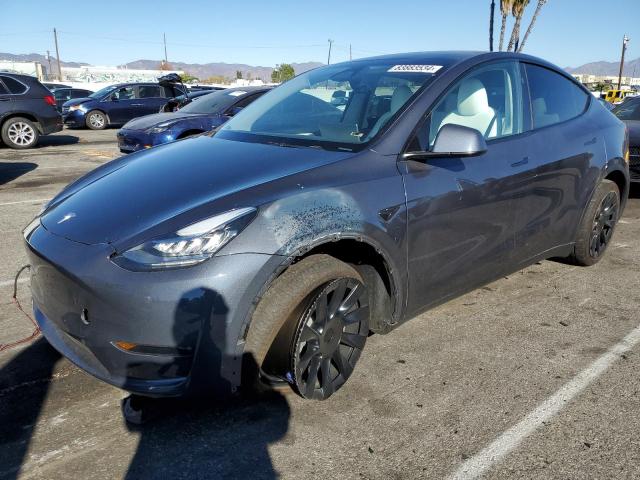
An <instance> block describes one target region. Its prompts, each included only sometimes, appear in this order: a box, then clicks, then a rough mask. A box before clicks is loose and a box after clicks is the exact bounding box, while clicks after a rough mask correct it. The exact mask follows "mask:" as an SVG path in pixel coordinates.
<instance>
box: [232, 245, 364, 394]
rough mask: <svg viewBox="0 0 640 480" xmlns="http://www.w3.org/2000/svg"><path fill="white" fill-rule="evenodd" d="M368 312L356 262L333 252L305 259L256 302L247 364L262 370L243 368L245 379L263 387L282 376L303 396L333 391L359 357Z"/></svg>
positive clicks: (259, 388) (246, 350) (290, 268)
mask: <svg viewBox="0 0 640 480" xmlns="http://www.w3.org/2000/svg"><path fill="white" fill-rule="evenodd" d="M369 315H370V313H369V303H368V294H367V289H366V287H365V285H364V282H363V279H362V277H361V276H360V274H359V273H358V272H357V271H356V270H355V269H354V268H353V267H352V266H350V265H348V264H346V263H344V262H341V261H340V260H337V259H336V258H333V257H331V256H329V255H311V256H309V257H307V258H305V259H303V260H301V261H300V262H298V263H296V264H294V265H292V266H291V267H289V268H288V269H287V270H286V271H285V272H284V273H283V274H282V275H280V276H279V277H278V278H277V279H276V280H274V282H273V284H272V285H271V286H270V287H269V289H268V290H267V292H266V293H265V294H264V296H263V297H262V299H261V300H260V302H259V303H258V305H257V307H256V310H255V312H254V314H253V316H252V321H251V326H250V328H249V332H248V334H247V341H246V345H245V355H249V356H251V357H252V358H245V360H244V364H245V365H253V366H255V367H257V371H247V370H245V369H244V368H243V383H245V385H246V383H248V382H250V383H252V384H253V386H254V388H257V389H258V390H262V389H264V388H265V387H266V388H271V387H272V385H273V379H277V378H280V379H286V381H287V382H288V383H289V384H291V386H292V387H293V389H294V390H295V391H296V392H298V393H299V394H300V395H301V396H302V397H304V398H310V399H315V400H324V399H326V398H328V397H330V396H331V395H332V394H333V393H334V392H335V391H337V390H338V389H339V388H340V387H342V385H344V383H345V382H346V381H347V379H348V378H349V377H350V376H351V374H352V372H353V369H354V367H355V365H356V362H357V361H358V359H359V358H360V353H361V352H362V349H363V348H364V345H365V343H366V340H367V335H368V333H369ZM247 376H248V377H249V378H247ZM247 381H248V382H247ZM268 382H271V385H268V384H267V383H268Z"/></svg>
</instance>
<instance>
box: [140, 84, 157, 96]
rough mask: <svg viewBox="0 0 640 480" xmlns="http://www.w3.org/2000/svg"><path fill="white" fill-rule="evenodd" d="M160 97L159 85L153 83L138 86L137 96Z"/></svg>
mask: <svg viewBox="0 0 640 480" xmlns="http://www.w3.org/2000/svg"><path fill="white" fill-rule="evenodd" d="M158 97H160V87H158V86H155V85H140V86H139V87H138V98H158Z"/></svg>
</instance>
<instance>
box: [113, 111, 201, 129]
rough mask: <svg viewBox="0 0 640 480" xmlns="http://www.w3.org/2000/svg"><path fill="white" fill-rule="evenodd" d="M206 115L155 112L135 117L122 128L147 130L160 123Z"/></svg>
mask: <svg viewBox="0 0 640 480" xmlns="http://www.w3.org/2000/svg"><path fill="white" fill-rule="evenodd" d="M206 116H207V115H206V114H201V113H180V112H171V113H153V114H151V115H145V116H144V117H139V118H134V119H133V120H130V121H128V122H127V123H126V124H125V125H124V126H123V127H122V128H123V129H124V130H146V129H148V128H151V127H155V126H156V125H158V124H159V123H164V122H169V121H178V120H183V119H185V118H196V117H206Z"/></svg>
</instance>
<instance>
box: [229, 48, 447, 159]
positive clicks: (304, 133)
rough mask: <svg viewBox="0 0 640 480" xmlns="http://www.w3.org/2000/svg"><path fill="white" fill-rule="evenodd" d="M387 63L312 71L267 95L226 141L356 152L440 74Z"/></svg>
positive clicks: (234, 124)
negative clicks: (339, 149)
mask: <svg viewBox="0 0 640 480" xmlns="http://www.w3.org/2000/svg"><path fill="white" fill-rule="evenodd" d="M396 63H397V62H393V61H392V60H388V59H374V60H366V61H356V62H351V63H344V64H337V65H332V66H328V67H323V68H319V69H316V70H311V71H309V72H307V73H304V74H302V75H299V76H297V77H295V78H293V79H292V80H289V81H288V82H286V83H284V84H282V85H281V86H280V87H278V88H276V89H274V90H273V91H271V92H269V93H267V94H266V95H263V96H262V97H261V98H260V99H258V100H256V101H255V102H253V103H252V104H251V105H250V106H248V107H247V108H246V109H244V110H243V111H242V112H240V113H239V114H238V115H236V116H235V117H234V118H233V119H231V120H230V121H229V122H227V123H226V124H225V126H224V127H222V128H221V130H220V131H219V135H220V136H221V137H222V138H229V139H236V140H245V141H256V142H262V143H277V144H290V143H292V144H295V145H300V146H316V147H322V148H344V149H349V150H353V149H355V148H357V147H358V146H361V145H364V144H366V143H368V142H369V141H370V140H371V139H372V138H373V137H375V135H376V134H377V133H378V132H380V131H381V130H382V129H383V128H384V126H385V125H387V124H388V123H389V122H390V120H391V119H392V118H394V115H395V114H396V113H397V112H399V111H400V110H401V109H402V108H403V107H404V106H405V105H406V104H407V103H408V102H409V100H410V99H411V98H412V97H413V96H414V94H415V93H416V92H417V91H418V90H419V89H420V88H422V87H424V86H425V85H427V84H428V83H429V82H430V81H431V79H432V78H433V76H434V73H435V72H436V71H438V69H439V68H440V67H439V66H434V65H397V64H396Z"/></svg>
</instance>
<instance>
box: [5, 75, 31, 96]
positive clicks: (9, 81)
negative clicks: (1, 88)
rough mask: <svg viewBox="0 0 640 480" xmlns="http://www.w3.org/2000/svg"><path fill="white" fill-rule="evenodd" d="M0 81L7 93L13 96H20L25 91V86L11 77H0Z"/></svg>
mask: <svg viewBox="0 0 640 480" xmlns="http://www.w3.org/2000/svg"><path fill="white" fill-rule="evenodd" d="M0 80H2V82H3V83H4V84H5V86H6V87H7V88H8V89H9V93H11V94H13V95H20V94H21V93H24V92H26V91H27V87H26V85H24V84H23V83H22V82H19V81H17V80H15V79H13V78H11V77H5V76H2V77H0Z"/></svg>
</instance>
